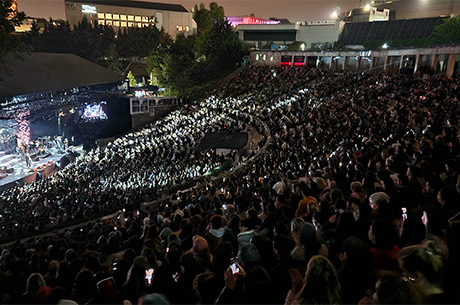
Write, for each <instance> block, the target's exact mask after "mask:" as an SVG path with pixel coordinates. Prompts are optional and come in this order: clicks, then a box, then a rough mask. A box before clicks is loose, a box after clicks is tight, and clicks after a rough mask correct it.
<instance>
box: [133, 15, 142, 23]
mask: <svg viewBox="0 0 460 305" xmlns="http://www.w3.org/2000/svg"><path fill="white" fill-rule="evenodd" d="M134 19H135V20H136V21H137V22H140V21H141V20H142V18H141V16H136V17H135V18H134Z"/></svg>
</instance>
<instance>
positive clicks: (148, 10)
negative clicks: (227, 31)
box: [65, 0, 197, 38]
mask: <svg viewBox="0 0 460 305" xmlns="http://www.w3.org/2000/svg"><path fill="white" fill-rule="evenodd" d="M65 15H66V20H67V21H68V22H69V23H70V25H71V26H73V25H76V24H78V22H80V21H81V20H83V18H84V17H86V19H87V20H88V21H90V22H91V23H92V24H93V25H96V24H100V25H110V26H112V27H113V28H114V30H115V31H118V30H119V29H126V28H130V27H145V26H149V25H154V26H156V27H158V28H159V29H161V28H164V29H165V32H166V33H168V34H169V35H171V37H173V38H175V37H176V36H177V35H178V34H180V33H183V34H184V35H191V34H193V33H196V28H197V26H196V23H195V21H194V20H193V16H192V13H190V12H188V11H187V10H186V9H185V8H184V7H183V6H182V5H178V4H164V3H153V2H141V1H118V0H112V1H110V0H109V1H105V0H66V1H65Z"/></svg>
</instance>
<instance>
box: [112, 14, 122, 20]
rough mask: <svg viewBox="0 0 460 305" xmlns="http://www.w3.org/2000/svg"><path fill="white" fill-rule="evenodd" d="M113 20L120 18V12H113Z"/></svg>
mask: <svg viewBox="0 0 460 305" xmlns="http://www.w3.org/2000/svg"><path fill="white" fill-rule="evenodd" d="M112 17H113V20H120V15H118V14H113V16H112Z"/></svg>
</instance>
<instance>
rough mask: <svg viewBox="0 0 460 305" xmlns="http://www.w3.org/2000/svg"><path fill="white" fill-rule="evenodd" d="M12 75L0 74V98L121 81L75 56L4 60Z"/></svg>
mask: <svg viewBox="0 0 460 305" xmlns="http://www.w3.org/2000/svg"><path fill="white" fill-rule="evenodd" d="M6 63H7V64H8V66H9V67H10V70H11V72H12V73H11V75H8V74H5V73H2V75H0V78H1V79H2V80H0V98H8V97H14V96H17V95H25V94H30V93H39V92H48V91H55V90H61V89H71V88H75V87H83V86H89V85H98V84H108V83H114V82H118V81H121V80H123V79H124V78H123V77H122V76H121V75H119V74H117V73H115V72H113V71H111V70H109V69H107V68H104V67H102V66H99V65H97V64H95V63H92V62H90V61H88V60H86V59H83V58H81V57H78V56H77V55H74V54H55V53H33V54H32V55H30V56H29V55H26V56H25V58H24V60H13V59H11V57H10V59H7V60H6Z"/></svg>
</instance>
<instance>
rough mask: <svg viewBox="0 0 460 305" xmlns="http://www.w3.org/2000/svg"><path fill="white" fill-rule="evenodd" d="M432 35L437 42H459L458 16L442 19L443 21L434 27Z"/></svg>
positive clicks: (459, 22)
mask: <svg viewBox="0 0 460 305" xmlns="http://www.w3.org/2000/svg"><path fill="white" fill-rule="evenodd" d="M434 36H435V37H436V40H437V42H438V43H459V42H460V16H455V17H451V18H446V19H444V22H443V23H442V24H440V25H437V26H436V27H435V29H434Z"/></svg>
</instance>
